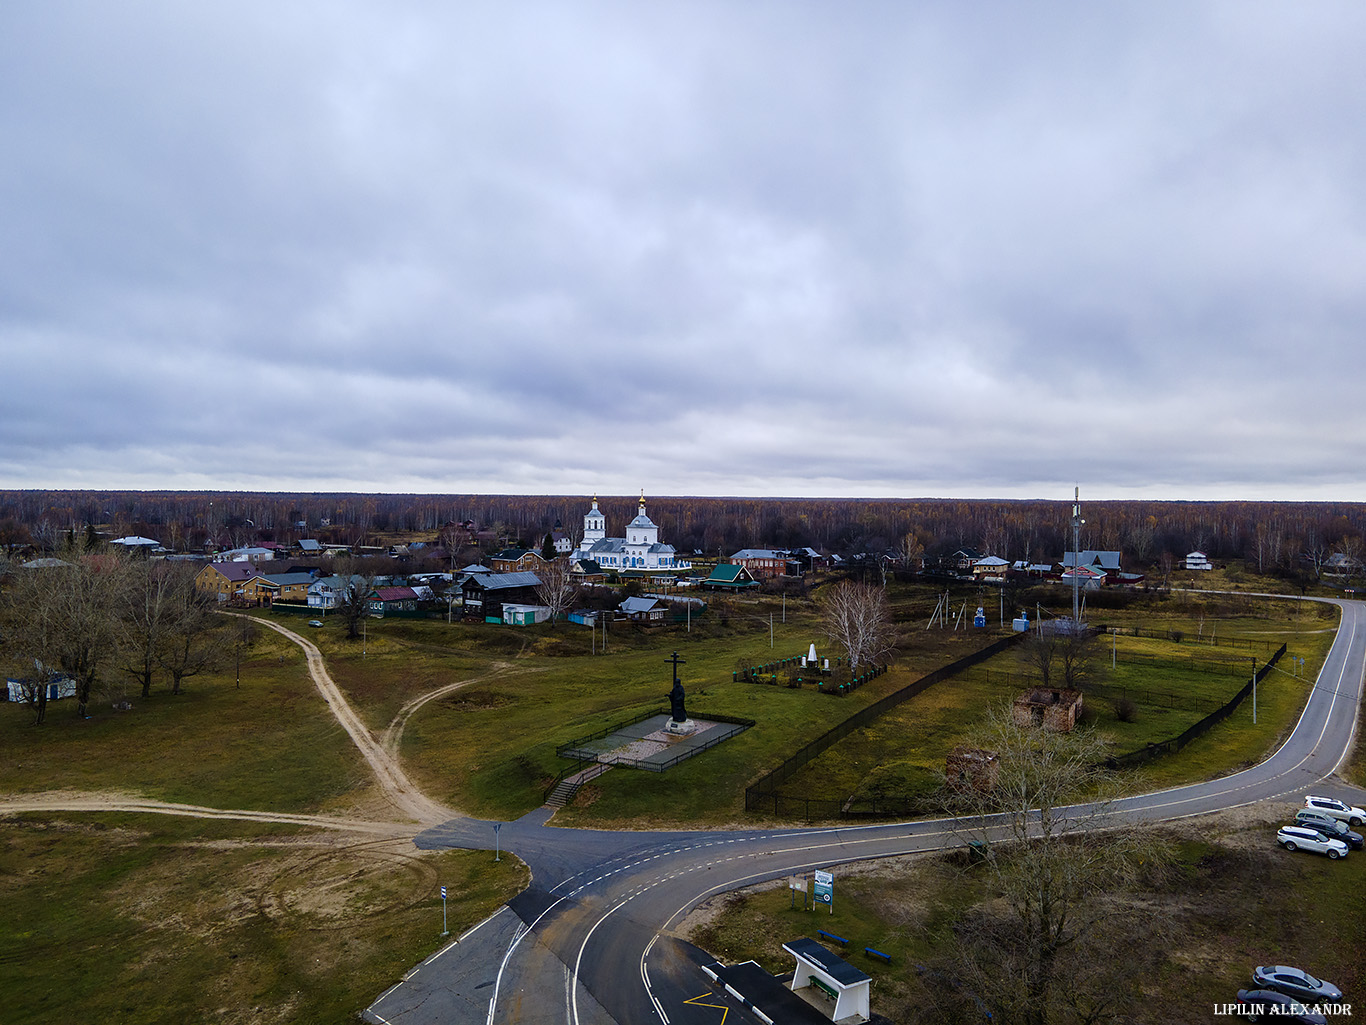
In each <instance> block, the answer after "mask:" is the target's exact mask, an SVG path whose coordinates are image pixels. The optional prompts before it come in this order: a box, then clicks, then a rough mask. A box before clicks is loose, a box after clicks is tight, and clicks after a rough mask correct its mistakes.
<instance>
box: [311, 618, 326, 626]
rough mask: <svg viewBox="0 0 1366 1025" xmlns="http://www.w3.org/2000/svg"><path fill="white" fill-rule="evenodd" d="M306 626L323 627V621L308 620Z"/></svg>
mask: <svg viewBox="0 0 1366 1025" xmlns="http://www.w3.org/2000/svg"><path fill="white" fill-rule="evenodd" d="M308 625H309V626H322V625H323V621H322V620H321V619H310V620H309V621H308Z"/></svg>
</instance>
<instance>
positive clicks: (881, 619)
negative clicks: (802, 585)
mask: <svg viewBox="0 0 1366 1025" xmlns="http://www.w3.org/2000/svg"><path fill="white" fill-rule="evenodd" d="M818 605H819V606H820V610H821V615H822V618H823V619H824V621H825V632H826V634H827V636H829V638H830V640H831V642H832V643H833V644H835V645H836V646H837V647H839V648H841V649H843V650H844V652H845V654H846V655H847V656H848V658H849V668H850V670H851V671H857V670H858V669H859V668H860V667H861V666H866V665H876V664H877V663H878V662H881V661H884V660H886V659H888V658H890V657H891V655H892V653H893V650H894V649H893V639H894V636H893V632H892V613H891V609H890V608H889V607H888V605H887V595H886V592H884V591H883V590H882V588H880V587H875V586H873V585H871V584H858V583H854V582H853V581H850V580H843V581H841V582H840V583H838V584H836V585H835V586H834V587H832V588H831V589H830V590H828V591H827V592H826V593H825V594H824V595H822V596H821V598H820V599H819V601H818Z"/></svg>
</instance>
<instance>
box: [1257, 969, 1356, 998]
mask: <svg viewBox="0 0 1366 1025" xmlns="http://www.w3.org/2000/svg"><path fill="white" fill-rule="evenodd" d="M1252 983H1253V985H1254V986H1257V987H1258V988H1259V989H1274V990H1276V992H1278V993H1284V994H1286V995H1287V996H1292V997H1297V998H1299V999H1300V1000H1303V1001H1304V1002H1305V1003H1309V1004H1336V1003H1339V1002H1341V1000H1342V990H1340V989H1338V988H1337V987H1336V986H1334V985H1333V984H1332V983H1331V982H1324V981H1323V980H1322V979H1316V978H1314V977H1313V976H1312V975H1310V974H1309V973H1308V972H1306V971H1304V970H1303V969H1302V968H1291V967H1290V966H1289V965H1283V964H1272V965H1259V966H1258V967H1256V968H1254V969H1253V970H1252Z"/></svg>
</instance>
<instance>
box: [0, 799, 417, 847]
mask: <svg viewBox="0 0 1366 1025" xmlns="http://www.w3.org/2000/svg"><path fill="white" fill-rule="evenodd" d="M48 811H98V812H135V813H151V814H156V815H184V816H186V817H188V818H196V819H232V820H234V821H239V822H271V823H280V824H283V825H292V826H312V827H314V828H317V829H329V830H335V831H339V832H346V833H371V834H374V835H376V836H382V837H395V838H397V837H403V838H408V837H411V836H412V835H413V827H412V823H409V822H379V821H375V820H373V819H355V818H342V817H339V816H333V815H295V814H291V813H289V812H275V811H249V810H244V809H231V808H206V807H204V806H203V805H197V804H175V803H172V802H170V801H155V800H152V799H151V798H146V797H137V796H134V795H132V794H116V793H102V794H87V793H73V792H70V791H63V790H57V791H49V792H46V793H40V794H22V795H13V796H7V797H0V815H15V814H18V813H20V812H48Z"/></svg>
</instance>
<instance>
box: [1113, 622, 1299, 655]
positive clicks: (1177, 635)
mask: <svg viewBox="0 0 1366 1025" xmlns="http://www.w3.org/2000/svg"><path fill="white" fill-rule="evenodd" d="M1098 629H1099V632H1101V633H1107V634H1111V633H1113V634H1119V636H1121V637H1148V638H1151V639H1153V640H1157V641H1173V642H1175V643H1177V644H1183V643H1184V644H1192V645H1194V644H1204V645H1208V646H1209V647H1212V648H1244V649H1246V650H1249V651H1251V650H1253V649H1256V650H1260V651H1269V650H1271V649H1273V648H1275V647H1276V642H1275V641H1264V640H1261V639H1260V638H1257V637H1218V636H1215V635H1213V634H1210V635H1205V634H1193V633H1191V632H1190V631H1189V630H1173V629H1166V630H1144V629H1143V628H1142V627H1138V626H1102V627H1099V628H1098ZM1282 647H1284V645H1282Z"/></svg>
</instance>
